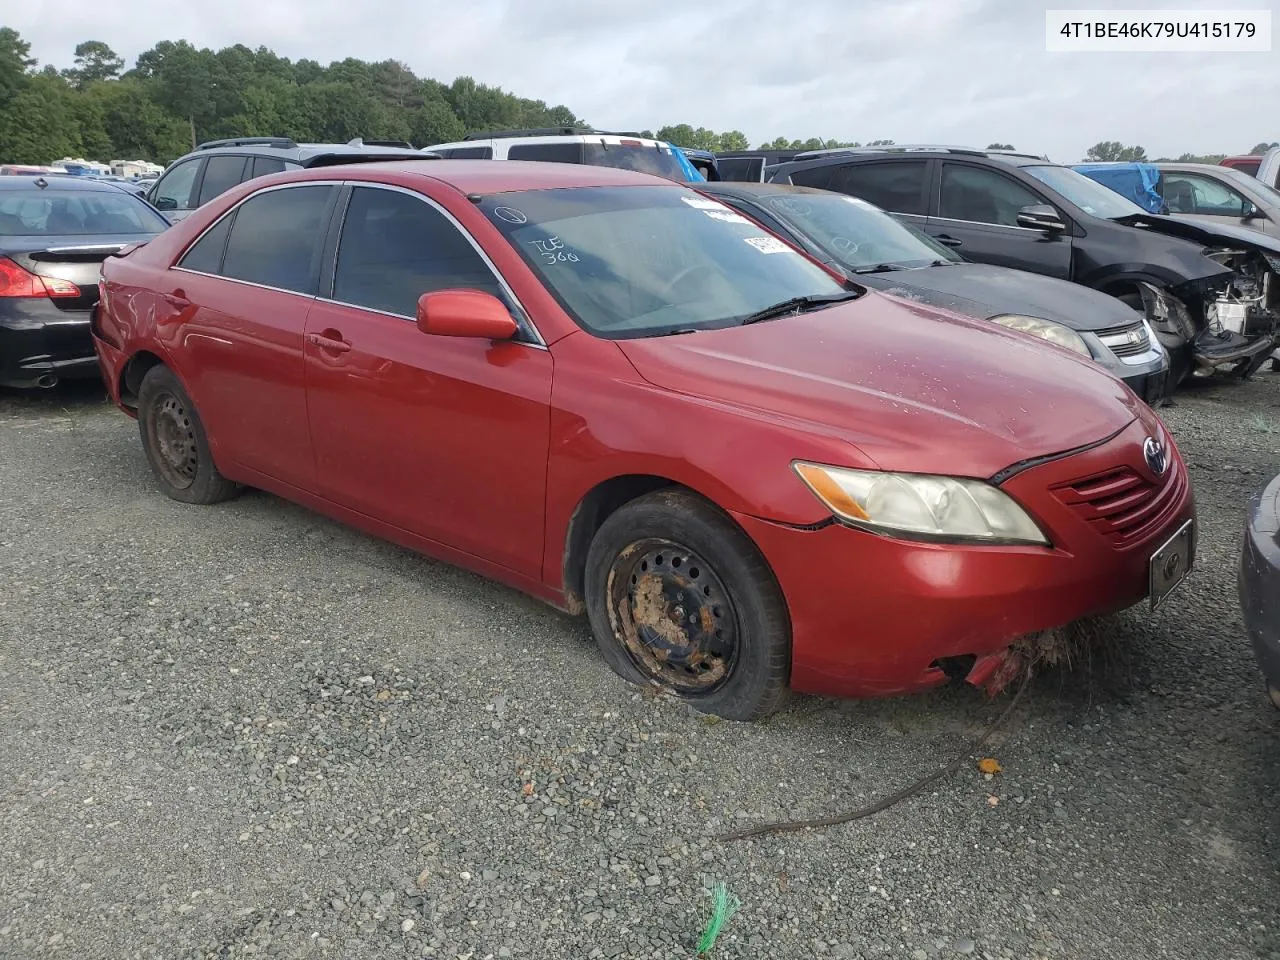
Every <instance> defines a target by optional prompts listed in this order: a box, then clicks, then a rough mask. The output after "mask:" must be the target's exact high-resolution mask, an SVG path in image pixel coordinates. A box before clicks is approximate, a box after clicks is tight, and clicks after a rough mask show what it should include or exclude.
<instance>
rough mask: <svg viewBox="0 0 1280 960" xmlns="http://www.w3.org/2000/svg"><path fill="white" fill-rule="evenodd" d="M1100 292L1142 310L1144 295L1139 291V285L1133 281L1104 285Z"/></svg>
mask: <svg viewBox="0 0 1280 960" xmlns="http://www.w3.org/2000/svg"><path fill="white" fill-rule="evenodd" d="M1098 291H1099V292H1100V293H1105V294H1108V295H1109V296H1112V297H1115V298H1116V299H1117V300H1121V301H1123V302H1124V303H1127V304H1128V305H1129V306H1131V307H1133V308H1134V309H1135V310H1141V309H1142V293H1141V292H1140V291H1139V289H1138V284H1137V283H1135V282H1134V281H1132V280H1113V281H1111V282H1110V283H1104V284H1103V285H1102V286H1100V287H1099V288H1098Z"/></svg>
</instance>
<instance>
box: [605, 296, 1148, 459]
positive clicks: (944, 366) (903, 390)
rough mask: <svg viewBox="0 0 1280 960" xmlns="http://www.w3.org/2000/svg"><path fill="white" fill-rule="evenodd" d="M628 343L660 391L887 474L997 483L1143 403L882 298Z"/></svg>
mask: <svg viewBox="0 0 1280 960" xmlns="http://www.w3.org/2000/svg"><path fill="white" fill-rule="evenodd" d="M618 344H619V346H620V347H621V349H622V351H623V352H624V353H625V354H626V356H627V358H628V359H629V360H630V361H631V362H632V364H633V365H634V366H635V368H636V370H637V371H638V372H639V374H640V376H642V377H643V378H644V379H645V380H647V381H649V382H650V383H652V384H654V385H655V386H658V387H662V388H663V389H667V390H673V391H677V392H680V393H684V394H688V395H691V396H696V397H700V398H703V399H706V400H711V401H715V402H719V403H726V404H731V405H734V406H736V407H739V408H741V409H744V410H746V409H749V410H752V411H754V412H758V413H759V414H761V415H763V416H773V417H777V418H779V419H780V420H784V421H789V422H800V423H803V424H805V425H806V426H807V427H809V428H811V429H817V430H818V431H820V432H824V433H826V434H828V435H833V436H837V437H840V438H841V439H843V440H845V441H847V442H849V443H851V444H853V445H854V446H856V447H857V448H858V449H859V450H860V451H861V452H862V454H863V456H864V457H865V458H866V459H867V461H868V463H867V465H868V466H874V467H879V468H880V469H884V470H899V471H909V472H919V473H945V474H952V475H958V476H970V477H990V476H992V475H993V474H995V473H997V472H999V471H1000V470H1002V469H1004V468H1005V467H1008V466H1010V465H1012V464H1015V463H1018V462H1021V461H1023V460H1028V459H1031V458H1035V457H1045V456H1050V455H1053V454H1056V453H1062V452H1065V451H1067V450H1072V449H1075V448H1077V447H1081V446H1085V445H1087V444H1090V443H1095V442H1097V441H1099V440H1102V439H1104V438H1106V437H1109V436H1111V435H1112V434H1114V433H1116V432H1117V431H1119V430H1121V429H1123V428H1124V427H1125V426H1127V425H1128V424H1129V423H1130V422H1131V421H1132V420H1133V419H1134V418H1135V417H1136V416H1137V415H1138V405H1139V404H1140V402H1141V401H1139V400H1138V399H1137V398H1136V397H1135V396H1134V395H1133V394H1132V393H1131V392H1130V391H1129V390H1128V388H1127V387H1125V386H1124V384H1122V383H1121V382H1120V381H1119V380H1117V379H1116V378H1114V377H1113V376H1111V375H1110V374H1109V373H1107V372H1106V371H1104V370H1103V369H1101V368H1100V367H1098V366H1097V365H1095V364H1094V363H1092V362H1091V361H1089V360H1086V359H1085V358H1083V357H1080V356H1078V355H1076V354H1073V353H1071V352H1069V351H1067V350H1064V349H1060V348H1058V347H1054V346H1051V345H1049V344H1046V343H1045V342H1044V341H1042V340H1037V339H1035V338H1032V337H1030V336H1027V335H1024V334H1019V333H1014V332H1012V331H1009V330H1006V329H1005V328H1003V327H999V326H997V325H995V324H992V323H988V322H986V321H983V320H973V319H969V318H966V317H959V316H956V315H954V314H948V313H943V312H941V311H936V310H932V309H929V308H927V307H917V306H915V305H913V304H910V303H904V302H902V301H899V300H895V299H892V298H889V297H884V296H881V295H879V294H877V293H874V292H870V293H868V294H867V295H866V296H864V297H862V298H860V299H859V300H856V301H852V302H849V303H845V304H840V305H837V306H833V307H828V308H827V309H824V310H818V311H813V312H811V313H806V314H801V315H798V316H790V317H783V318H781V319H778V320H773V321H766V322H763V323H758V324H752V325H751V326H746V327H728V328H723V329H717V330H704V331H699V332H696V333H686V334H678V335H673V336H667V337H653V338H645V339H639V340H624V341H618Z"/></svg>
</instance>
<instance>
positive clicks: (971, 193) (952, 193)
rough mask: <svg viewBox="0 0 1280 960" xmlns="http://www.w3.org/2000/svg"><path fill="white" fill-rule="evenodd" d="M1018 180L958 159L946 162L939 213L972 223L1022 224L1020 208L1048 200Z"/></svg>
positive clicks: (941, 215) (939, 200)
mask: <svg viewBox="0 0 1280 960" xmlns="http://www.w3.org/2000/svg"><path fill="white" fill-rule="evenodd" d="M1044 202H1045V201H1044V200H1043V199H1041V198H1040V197H1038V196H1037V195H1036V194H1034V193H1032V192H1031V191H1030V190H1028V189H1027V188H1026V187H1024V186H1023V185H1022V184H1020V183H1019V182H1018V181H1017V180H1014V179H1013V178H1011V177H1006V176H1005V175H1004V174H1002V173H997V172H996V171H994V170H988V169H986V168H985V167H970V166H966V165H964V164H958V163H944V164H943V165H942V193H941V195H940V196H939V198H938V216H940V217H945V218H946V219H948V220H968V221H970V222H972V223H995V224H999V225H1000V226H1004V227H1016V226H1018V211H1019V210H1021V209H1022V208H1023V207H1029V206H1032V205H1034V204H1040V203H1044Z"/></svg>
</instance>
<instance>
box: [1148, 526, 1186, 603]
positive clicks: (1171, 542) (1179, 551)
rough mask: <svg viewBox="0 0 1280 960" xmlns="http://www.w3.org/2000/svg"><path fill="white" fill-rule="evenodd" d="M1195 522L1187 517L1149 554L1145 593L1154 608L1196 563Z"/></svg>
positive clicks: (1162, 601)
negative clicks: (1174, 531) (1185, 520)
mask: <svg viewBox="0 0 1280 960" xmlns="http://www.w3.org/2000/svg"><path fill="white" fill-rule="evenodd" d="M1195 547H1196V522H1195V520H1188V521H1187V522H1186V523H1184V524H1183V525H1182V526H1181V527H1179V528H1178V530H1177V532H1176V533H1174V535H1173V536H1171V537H1170V538H1169V539H1168V540H1166V541H1165V542H1164V543H1163V544H1161V546H1160V549H1158V550H1157V551H1156V552H1155V553H1153V554H1152V555H1151V560H1150V561H1149V562H1148V565H1147V595H1148V597H1149V598H1150V603H1151V609H1152V610H1154V609H1156V607H1158V606H1160V604H1162V603H1164V601H1165V600H1166V599H1167V598H1168V596H1169V594H1171V593H1173V591H1174V590H1175V589H1176V588H1177V586H1178V584H1180V583H1182V581H1183V580H1185V579H1186V578H1187V574H1189V573H1190V572H1191V567H1192V565H1193V564H1194V563H1195Z"/></svg>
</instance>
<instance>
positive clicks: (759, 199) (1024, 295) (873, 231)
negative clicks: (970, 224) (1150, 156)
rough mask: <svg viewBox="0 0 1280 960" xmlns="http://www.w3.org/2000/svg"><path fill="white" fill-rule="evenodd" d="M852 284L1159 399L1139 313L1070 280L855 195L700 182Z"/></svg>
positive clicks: (1164, 365)
mask: <svg viewBox="0 0 1280 960" xmlns="http://www.w3.org/2000/svg"><path fill="white" fill-rule="evenodd" d="M696 189H698V190H699V191H700V192H701V193H703V194H706V195H707V196H712V197H715V198H716V199H718V200H720V201H722V202H724V203H726V204H728V205H729V206H731V207H733V208H734V209H736V210H738V211H740V212H741V213H743V214H745V215H747V216H749V217H751V218H752V219H753V220H755V221H757V222H758V223H760V224H762V225H763V226H765V227H768V228H769V229H770V230H771V231H773V232H774V233H776V234H778V235H779V236H780V237H782V238H783V239H784V240H787V241H788V242H790V243H791V244H793V245H794V246H797V247H799V248H800V249H802V250H804V251H806V252H807V253H809V254H810V255H812V256H814V257H816V258H817V259H818V260H820V261H822V263H824V264H825V265H827V266H828V267H830V268H831V269H833V270H836V271H838V272H839V273H841V274H842V275H843V276H845V277H847V278H848V279H850V280H852V281H856V282H857V283H860V284H863V285H865V286H868V287H873V288H875V289H877V290H883V291H884V292H885V293H889V294H892V295H894V296H898V297H906V298H908V299H911V300H916V301H918V302H921V303H927V304H929V305H931V306H934V307H940V308H942V309H944V310H950V311H953V312H955V313H962V314H964V315H965V316H969V317H976V318H978V319H979V320H991V321H992V322H994V323H998V324H1000V325H1002V326H1005V327H1008V328H1010V329H1012V330H1020V331H1022V332H1023V333H1028V334H1031V335H1032V336H1036V337H1040V338H1041V339H1043V340H1046V341H1048V342H1049V343H1053V344H1055V345H1057V346H1059V347H1065V348H1066V349H1068V350H1074V351H1075V352H1076V353H1079V354H1080V355H1082V356H1086V357H1089V358H1090V359H1092V360H1094V361H1095V362H1097V363H1099V364H1101V365H1102V366H1104V367H1106V368H1107V370H1109V371H1110V372H1111V373H1113V374H1114V375H1115V376H1117V377H1119V378H1120V379H1121V380H1123V381H1124V382H1125V383H1126V384H1127V385H1128V386H1129V388H1130V389H1131V390H1133V392H1134V393H1136V394H1137V395H1138V396H1139V397H1141V398H1142V399H1143V400H1145V401H1147V403H1150V404H1153V405H1154V404H1158V403H1160V402H1161V400H1162V399H1163V398H1164V396H1165V389H1166V380H1167V379H1168V373H1169V357H1168V354H1166V353H1165V350H1164V347H1163V346H1162V345H1161V344H1160V341H1159V339H1158V338H1157V337H1156V335H1155V332H1154V331H1153V330H1152V329H1151V328H1150V326H1149V325H1148V324H1147V322H1146V320H1145V319H1144V318H1143V317H1141V316H1135V314H1134V312H1133V311H1132V310H1131V309H1129V308H1128V307H1126V306H1125V305H1124V304H1123V303H1121V302H1120V301H1118V300H1116V299H1115V298H1114V297H1109V296H1107V295H1106V294H1104V293H1099V292H1098V291H1097V290H1090V289H1089V288H1088V287H1082V286H1080V285H1079V284H1078V283H1068V282H1067V281H1065V280H1058V279H1056V278H1053V277H1045V276H1041V275H1040V274H1035V273H1029V272H1027V271H1025V270H1012V269H1010V268H1008V267H996V266H992V265H990V264H986V263H968V262H967V261H965V259H964V258H963V257H961V256H960V255H959V254H957V253H956V252H955V251H954V250H952V249H951V248H950V247H944V246H943V245H942V244H940V243H938V242H937V241H936V240H934V239H933V238H931V237H929V236H928V235H926V234H923V233H920V232H919V231H918V230H913V229H912V228H910V227H908V226H906V225H905V224H903V223H900V222H899V221H898V220H895V219H894V218H893V217H891V216H889V215H888V214H887V213H885V212H884V211H883V210H880V209H878V208H877V207H875V206H873V205H872V204H870V203H868V202H867V201H865V200H862V199H860V198H858V197H851V196H849V195H848V194H842V193H832V192H831V191H829V190H818V189H817V188H815V187H795V186H791V185H789V184H781V183H733V182H723V183H710V184H705V185H704V184H699V185H698V186H697V188H696Z"/></svg>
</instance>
